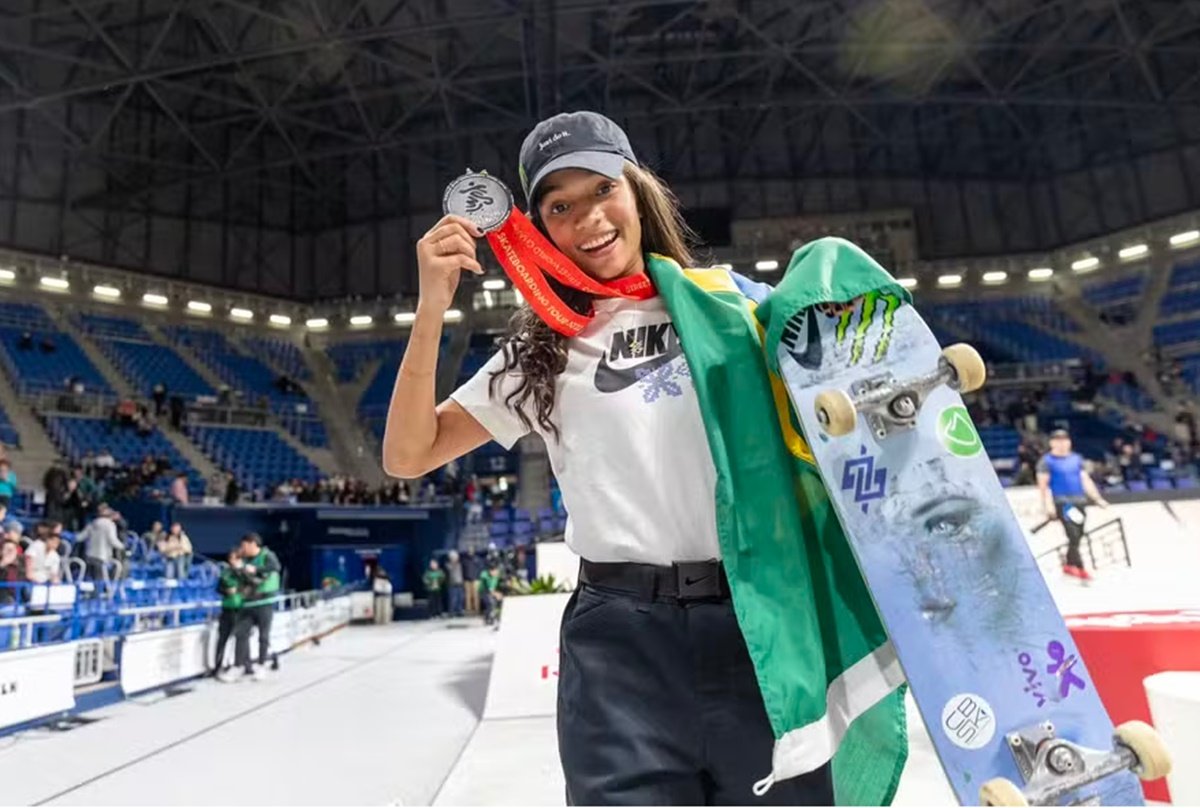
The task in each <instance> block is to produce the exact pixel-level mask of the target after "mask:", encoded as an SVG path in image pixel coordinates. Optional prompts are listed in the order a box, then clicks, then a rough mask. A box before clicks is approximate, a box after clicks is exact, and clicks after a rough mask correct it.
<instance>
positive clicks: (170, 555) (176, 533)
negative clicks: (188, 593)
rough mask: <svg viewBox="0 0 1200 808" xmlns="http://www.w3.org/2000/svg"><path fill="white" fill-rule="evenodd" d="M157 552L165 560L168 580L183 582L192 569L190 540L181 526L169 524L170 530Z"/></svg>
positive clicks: (175, 523)
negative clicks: (176, 579)
mask: <svg viewBox="0 0 1200 808" xmlns="http://www.w3.org/2000/svg"><path fill="white" fill-rule="evenodd" d="M159 552H161V553H162V555H163V557H164V558H166V559H167V572H166V576H167V577H168V578H178V579H179V580H183V579H185V578H187V577H188V574H189V573H190V572H191V567H192V540H191V539H189V538H188V534H186V533H184V532H183V525H181V524H179V523H178V522H172V523H171V530H170V532H169V533H167V538H166V541H165V542H164V544H163V546H162V549H161V550H160V551H159Z"/></svg>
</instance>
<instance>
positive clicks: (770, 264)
mask: <svg viewBox="0 0 1200 808" xmlns="http://www.w3.org/2000/svg"><path fill="white" fill-rule="evenodd" d="M754 268H755V269H757V270H758V271H759V272H774V271H775V270H777V269H779V262H778V261H776V260H775V259H773V258H768V259H766V260H765V261H755V262H754Z"/></svg>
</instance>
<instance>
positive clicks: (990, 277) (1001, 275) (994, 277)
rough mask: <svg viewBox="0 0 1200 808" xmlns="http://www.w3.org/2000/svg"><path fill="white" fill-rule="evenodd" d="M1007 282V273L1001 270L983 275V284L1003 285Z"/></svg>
mask: <svg viewBox="0 0 1200 808" xmlns="http://www.w3.org/2000/svg"><path fill="white" fill-rule="evenodd" d="M1007 280H1008V273H1007V272H1004V271H1003V270H996V271H994V272H985V273H983V282H984V283H1004V282H1005V281H1007Z"/></svg>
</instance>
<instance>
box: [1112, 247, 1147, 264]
mask: <svg viewBox="0 0 1200 808" xmlns="http://www.w3.org/2000/svg"><path fill="white" fill-rule="evenodd" d="M1149 252H1150V248H1149V247H1148V246H1146V245H1145V244H1131V245H1130V246H1128V247H1126V248H1125V249H1123V250H1121V251H1120V252H1118V253H1117V256H1118V257H1119V258H1120V259H1121V260H1122V261H1133V260H1134V259H1137V258H1142V257H1143V256H1145V255H1146V254H1147V253H1149Z"/></svg>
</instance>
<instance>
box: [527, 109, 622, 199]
mask: <svg viewBox="0 0 1200 808" xmlns="http://www.w3.org/2000/svg"><path fill="white" fill-rule="evenodd" d="M626 160H628V161H629V162H631V163H634V164H636V163H637V158H636V157H634V155H633V147H632V146H630V145H629V138H628V137H626V135H625V132H624V131H622V130H621V127H619V126H617V125H616V124H615V123H613V122H612V121H611V120H609V119H608V118H606V117H604V116H603V115H601V114H600V113H598V112H563V113H561V114H558V115H555V116H554V117H553V118H547V119H546V120H544V121H542V122H541V123H539V124H538V125H537V126H535V127H534V128H533V131H532V132H530V133H529V134H528V135H527V136H526V137H525V142H524V143H522V144H521V162H520V166H519V167H518V168H519V171H520V175H521V188H522V189H524V191H525V199H526V201H527V202H529V203H530V204H532V203H533V200H534V197H535V196H536V195H537V188H538V185H539V184H540V183H541V181H542V180H544V179H545V178H546V177H547V175H549V174H550V173H551V172H553V171H558V170H560V169H563V168H582V169H584V170H586V171H594V172H596V173H597V174H603V175H604V176H606V177H610V178H612V179H614V180H615V179H616V178H618V177H620V176H621V171H622V169H623V168H624V166H625V161H626Z"/></svg>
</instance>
